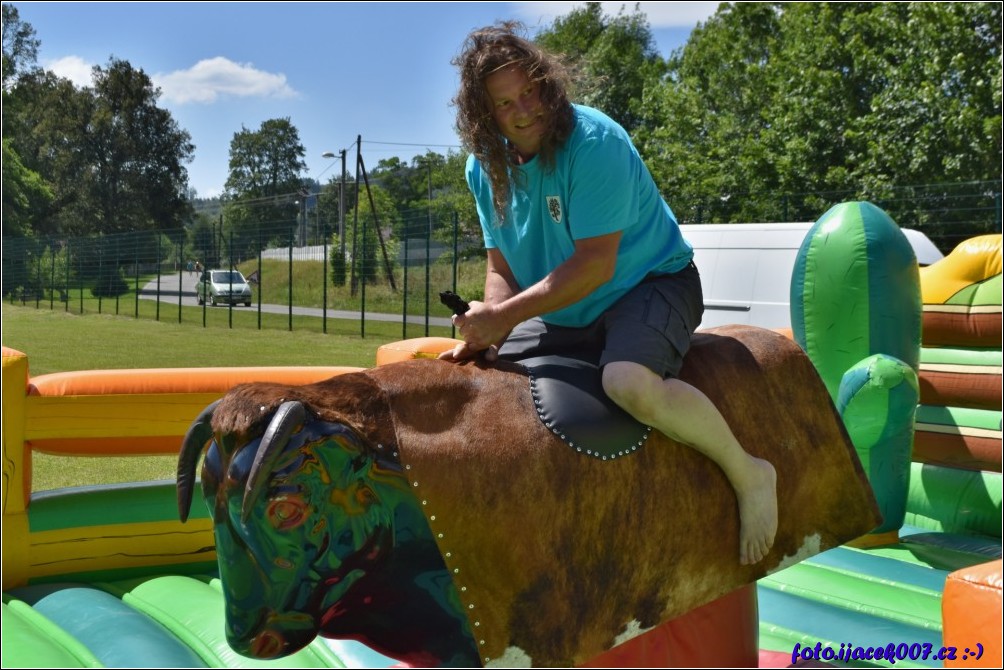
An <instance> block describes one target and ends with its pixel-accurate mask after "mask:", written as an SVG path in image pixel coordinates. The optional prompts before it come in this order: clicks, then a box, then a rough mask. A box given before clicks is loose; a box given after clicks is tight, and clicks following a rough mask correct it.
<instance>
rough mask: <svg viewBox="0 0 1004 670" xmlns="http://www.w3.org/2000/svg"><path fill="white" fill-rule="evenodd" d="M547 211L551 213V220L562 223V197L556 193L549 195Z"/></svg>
mask: <svg viewBox="0 0 1004 670" xmlns="http://www.w3.org/2000/svg"><path fill="white" fill-rule="evenodd" d="M547 213H548V214H550V215H551V220H552V221H554V222H555V223H561V216H562V212H561V198H559V197H558V196H556V195H549V196H547Z"/></svg>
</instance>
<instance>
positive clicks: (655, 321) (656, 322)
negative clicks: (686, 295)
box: [645, 286, 694, 358]
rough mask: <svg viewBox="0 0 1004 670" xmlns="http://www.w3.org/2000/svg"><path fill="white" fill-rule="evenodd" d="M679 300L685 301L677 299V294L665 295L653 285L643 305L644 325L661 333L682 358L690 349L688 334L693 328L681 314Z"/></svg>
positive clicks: (689, 334) (665, 293)
mask: <svg viewBox="0 0 1004 670" xmlns="http://www.w3.org/2000/svg"><path fill="white" fill-rule="evenodd" d="M681 302H685V301H682V300H679V298H678V296H675V295H671V294H670V295H667V292H665V291H663V290H661V289H660V288H659V287H658V286H653V287H652V290H651V293H650V294H649V296H648V304H647V305H646V306H645V325H647V326H648V327H650V328H653V329H655V330H657V331H658V332H660V333H662V335H663V337H665V338H666V339H667V340H668V341H669V343H670V344H671V345H672V346H673V348H674V349H676V352H677V354H679V356H680V358H683V356H684V355H685V354H686V353H687V350H689V349H690V336H691V334H692V333H693V331H694V328H693V327H691V326H689V325H688V320H687V319H685V318H684V316H683V315H682V314H681V312H680V310H679V303H681Z"/></svg>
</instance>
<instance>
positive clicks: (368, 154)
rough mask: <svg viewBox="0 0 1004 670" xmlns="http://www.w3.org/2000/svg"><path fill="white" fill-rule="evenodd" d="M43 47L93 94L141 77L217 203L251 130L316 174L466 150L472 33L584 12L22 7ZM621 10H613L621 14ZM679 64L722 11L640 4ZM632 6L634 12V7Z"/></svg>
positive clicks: (614, 6) (540, 5)
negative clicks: (460, 62) (285, 147)
mask: <svg viewBox="0 0 1004 670" xmlns="http://www.w3.org/2000/svg"><path fill="white" fill-rule="evenodd" d="M13 4H14V6H15V7H17V9H18V12H19V13H20V16H21V20H22V21H25V22H27V23H30V24H31V25H32V27H33V28H34V29H35V32H36V37H37V38H38V39H39V40H40V42H41V46H40V48H39V53H38V60H39V64H40V65H41V66H43V67H45V68H47V69H50V70H52V71H54V72H56V73H57V74H59V75H61V76H63V77H67V78H69V79H71V80H73V81H74V82H75V83H76V84H77V85H80V86H83V85H87V84H88V83H89V82H90V68H91V67H92V66H94V65H105V64H106V63H107V62H108V59H109V58H110V57H113V56H114V57H115V58H120V59H124V60H127V61H129V62H130V63H131V64H132V65H133V67H136V68H141V69H142V70H143V71H145V72H146V73H147V74H148V75H149V76H150V77H151V78H152V79H153V81H154V83H155V84H156V85H157V86H159V87H160V88H161V91H162V95H161V98H160V100H159V104H160V106H162V107H164V108H166V109H168V110H170V111H171V114H172V115H173V117H174V119H175V120H176V121H177V123H178V125H179V126H180V127H181V128H183V129H185V130H187V131H188V133H189V134H190V135H191V136H192V142H193V143H194V144H195V158H194V160H193V161H192V162H191V163H189V164H188V165H187V168H188V172H189V184H190V185H191V186H192V187H193V188H195V189H196V191H197V192H198V195H199V196H202V197H210V196H214V195H218V194H219V193H220V192H221V191H222V189H223V184H224V182H225V181H226V178H227V160H228V155H229V147H230V140H231V139H232V138H233V135H234V133H235V132H238V131H239V130H240V129H241V127H242V126H243V127H246V128H248V129H251V130H256V129H257V128H258V127H259V125H260V124H261V123H262V121H265V120H267V119H274V118H285V117H289V119H290V120H291V122H292V123H293V125H294V126H296V128H297V129H298V131H299V133H300V140H301V142H302V143H303V146H304V148H305V149H306V161H307V165H308V169H307V175H306V176H310V177H313V178H315V179H318V180H320V181H322V182H325V183H326V182H327V181H328V180H329V179H330V178H331V177H332V176H334V175H337V172H338V167H337V165H335V162H334V161H333V160H332V159H328V158H322V157H321V154H323V153H324V152H326V151H331V152H334V153H337V152H338V151H339V150H340V149H350V153H349V168H348V169H349V172H350V174H351V173H352V172H353V162H352V161H353V160H354V159H353V155H354V151H355V149H354V142H355V140H356V136H357V135H361V136H362V147H363V159H364V161H365V163H366V167H367V168H368V169H372V168H373V167H375V166H376V164H377V162H378V161H379V160H381V159H383V158H389V157H391V156H400V157H401V158H402V159H403V160H406V161H410V160H411V158H412V157H414V156H416V155H420V154H423V153H425V151H426V149H427V148H428V149H432V150H433V151H436V152H438V153H443V154H445V153H446V152H447V151H449V150H450V148H451V146H453V147H456V145H458V144H459V141H458V140H457V136H456V133H455V132H454V130H453V110H452V108H451V107H450V105H449V101H450V98H451V97H452V96H453V94H454V92H455V89H456V83H457V78H456V73H455V70H454V68H453V66H452V65H451V64H450V60H451V59H452V58H453V57H454V56H455V55H456V53H457V51H458V50H459V48H460V45H461V43H462V42H463V40H464V37H465V36H466V35H467V33H468V32H470V30H472V29H474V28H478V27H481V26H484V25H488V24H490V23H493V22H494V21H495V20H497V19H512V18H514V19H519V20H521V21H523V22H524V23H525V24H526V26H527V28H528V29H529V30H530V32H531V33H533V32H534V31H535V30H536V29H538V28H542V27H546V26H549V25H550V24H551V22H552V21H553V19H554V18H555V17H557V16H561V15H564V14H566V13H567V12H568V11H569V10H570V9H571V8H572V7H573V6H575V5H579V4H582V3H575V2H483V3H478V2H448V3H436V2H429V3H423V2H404V3H376V2H374V3H352V2H344V3H322V2H315V3H297V2H284V3H276V2H263V3H252V2H234V3H209V2H206V3H202V2H193V3H186V2H165V3H150V2H143V3H139V2H135V3H131V2H115V3H111V2H109V3H101V2H88V3H77V2H73V3H61V2H16V1H15V2H14V3H13ZM623 4H624V3H620V2H610V3H606V2H605V3H603V5H604V8H605V10H606V12H607V13H608V14H616V13H617V11H618V10H619V9H620V8H621V6H622V5H623ZM640 4H641V9H642V11H643V12H645V13H646V15H647V16H648V19H649V23H650V25H651V26H652V29H653V34H654V36H655V38H656V43H657V45H658V47H659V49H660V51H661V52H662V53H663V55H665V56H668V55H669V54H670V53H671V52H672V51H673V50H674V49H676V48H678V47H680V46H682V45H683V44H684V43H685V42H686V40H687V36H688V35H689V34H690V31H691V30H692V29H693V28H694V26H696V25H697V23H698V22H701V21H704V20H705V19H707V18H708V17H709V16H711V14H713V13H714V11H715V8H716V7H717V5H718V3H716V2H642V3H640ZM628 6H633V3H628Z"/></svg>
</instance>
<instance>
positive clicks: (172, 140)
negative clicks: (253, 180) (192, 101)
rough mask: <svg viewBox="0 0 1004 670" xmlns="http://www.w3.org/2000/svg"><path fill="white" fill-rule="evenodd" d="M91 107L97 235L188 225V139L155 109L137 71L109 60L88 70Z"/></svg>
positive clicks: (89, 143) (152, 92)
mask: <svg viewBox="0 0 1004 670" xmlns="http://www.w3.org/2000/svg"><path fill="white" fill-rule="evenodd" d="M93 91H94V98H95V105H94V109H93V112H92V115H91V118H90V120H89V124H88V128H87V129H86V134H85V135H84V137H83V138H82V139H83V140H84V146H85V147H86V149H88V150H89V154H90V167H91V171H90V173H89V175H88V178H87V179H86V181H87V182H89V184H88V185H89V186H90V190H91V194H90V195H91V198H92V202H93V206H94V210H95V214H96V215H97V217H98V221H97V230H98V231H100V232H102V233H106V234H107V233H117V232H125V231H133V230H172V229H177V228H180V227H181V226H182V224H183V223H184V222H185V221H187V220H188V219H190V218H191V215H192V211H191V205H190V204H189V202H188V200H187V198H186V191H187V188H188V171H187V170H186V169H185V167H184V166H183V163H185V162H188V161H190V160H191V158H192V154H193V152H194V151H195V147H194V146H193V145H192V143H191V141H190V140H191V137H190V135H189V134H188V133H187V132H186V131H183V130H181V129H180V128H178V125H177V123H176V122H175V121H174V119H173V118H172V117H171V114H170V112H168V111H167V110H164V109H161V108H159V107H157V104H156V102H157V98H159V97H160V90H159V89H157V88H155V87H154V86H153V82H151V81H150V78H149V77H148V76H147V75H146V73H144V72H143V71H142V70H138V69H135V68H133V67H132V65H130V64H129V63H128V62H127V61H124V60H116V59H111V60H109V62H108V65H107V66H106V67H104V68H101V67H95V68H94V89H93Z"/></svg>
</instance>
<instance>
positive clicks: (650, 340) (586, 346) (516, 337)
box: [499, 262, 704, 378]
mask: <svg viewBox="0 0 1004 670" xmlns="http://www.w3.org/2000/svg"><path fill="white" fill-rule="evenodd" d="M703 314H704V296H703V293H702V291H701V275H700V273H698V271H697V266H695V265H694V264H693V262H691V263H690V264H689V265H688V266H687V267H685V268H684V269H682V270H680V271H679V272H675V273H673V274H664V275H652V276H649V277H647V278H645V280H644V281H642V282H641V283H640V284H638V285H637V286H636V287H634V288H633V289H631V290H630V291H628V292H627V293H626V294H625V295H624V297H622V298H621V299H620V300H618V301H617V302H616V303H614V304H613V305H612V306H611V307H610V308H609V309H608V310H607V311H606V312H604V313H603V314H601V315H600V317H599V318H598V319H596V321H594V322H593V323H591V324H589V325H588V326H585V327H583V328H569V327H567V326H555V325H552V324H548V323H545V322H544V321H543V320H542V319H540V317H536V318H533V319H529V320H527V321H524V322H523V323H521V324H519V325H518V326H516V327H515V328H513V331H512V332H511V333H510V334H509V337H508V338H507V339H506V341H505V342H504V343H503V344H502V348H501V349H499V358H503V359H505V360H509V361H520V360H523V359H527V358H533V357H536V356H553V355H560V356H568V357H571V358H577V359H580V360H584V361H588V362H590V363H594V364H596V365H599V366H600V367H603V366H604V365H606V364H607V363H614V362H617V361H630V362H632V363H638V364H640V365H644V366H645V367H647V368H648V369H650V370H652V371H653V372H655V373H656V374H657V375H659V376H660V377H663V378H666V377H676V376H678V375H679V374H680V368H681V367H682V366H683V357H684V356H686V355H687V351H688V350H689V349H690V338H691V336H692V335H693V334H694V330H696V328H697V326H698V325H699V324H700V322H701V317H702V316H703Z"/></svg>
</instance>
